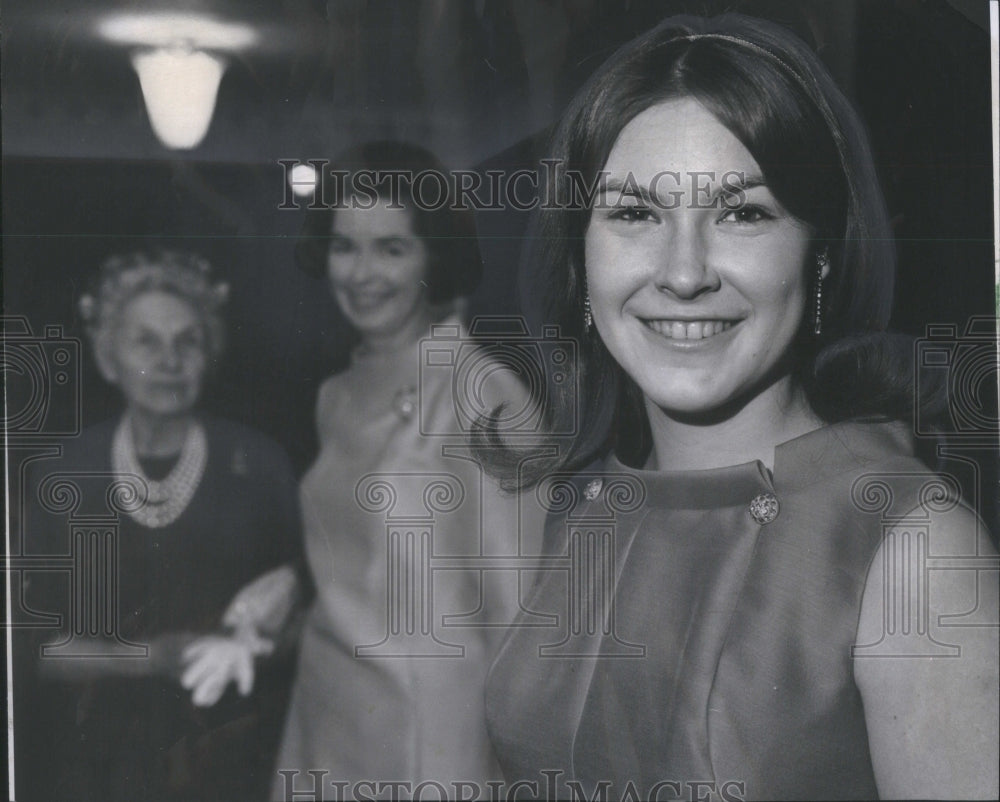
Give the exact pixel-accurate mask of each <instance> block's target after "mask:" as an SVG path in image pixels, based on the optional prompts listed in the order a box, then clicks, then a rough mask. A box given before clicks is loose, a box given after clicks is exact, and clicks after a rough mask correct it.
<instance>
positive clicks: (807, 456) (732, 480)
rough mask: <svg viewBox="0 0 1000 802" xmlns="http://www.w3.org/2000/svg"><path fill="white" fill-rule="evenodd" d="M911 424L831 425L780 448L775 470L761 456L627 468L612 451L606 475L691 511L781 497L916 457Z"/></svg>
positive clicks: (658, 500)
mask: <svg viewBox="0 0 1000 802" xmlns="http://www.w3.org/2000/svg"><path fill="white" fill-rule="evenodd" d="M913 454H914V444H913V439H912V435H911V433H910V427H909V426H908V425H907V424H906V423H904V422H902V421H881V422H856V421H842V422H840V423H833V424H828V425H826V426H821V427H820V428H818V429H814V430H813V431H811V432H806V433H805V434H802V435H799V436H797V437H794V438H792V439H791V440H788V441H786V442H784V443H780V444H779V445H777V446H776V447H775V449H774V470H773V471H771V470H770V469H768V468H767V466H765V465H764V463H763V462H761V461H760V460H752V461H750V462H745V463H742V464H739V465H729V466H726V467H721V468H709V469H705V470H695V471H669V470H668V471H660V470H649V469H645V468H633V467H631V466H627V465H625V464H624V463H622V462H621V460H619V459H618V457H617V455H614V454H612V455H611V456H609V457H608V458H607V460H606V461H605V466H604V471H603V472H604V473H607V474H610V473H624V474H630V475H631V476H633V477H635V478H637V479H639V480H640V481H641V482H642V484H643V486H644V488H645V490H646V492H647V494H653V495H655V496H656V498H657V503H660V504H664V505H666V506H671V507H677V508H686V509H710V508H713V507H721V506H726V505H728V504H732V503H741V502H742V503H745V502H746V500H747V499H748V498H752V497H753V496H755V495H757V494H760V493H774V494H777V495H779V496H780V495H781V494H782V493H786V492H788V491H792V490H798V489H801V488H804V487H806V486H809V485H813V484H818V483H820V482H823V481H825V480H827V479H829V478H831V477H833V476H836V475H837V474H840V473H843V472H845V471H849V470H856V469H857V468H858V466H859V465H860V466H864V465H865V464H866V463H872V464H874V463H876V462H879V461H884V460H885V459H886V457H887V456H912V455H913Z"/></svg>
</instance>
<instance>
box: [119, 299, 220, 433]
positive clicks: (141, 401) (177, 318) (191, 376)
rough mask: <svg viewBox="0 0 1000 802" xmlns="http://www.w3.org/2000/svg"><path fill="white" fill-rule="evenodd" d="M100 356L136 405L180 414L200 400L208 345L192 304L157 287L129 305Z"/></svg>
mask: <svg viewBox="0 0 1000 802" xmlns="http://www.w3.org/2000/svg"><path fill="white" fill-rule="evenodd" d="M99 356H100V364H101V370H102V372H103V373H104V376H105V378H106V379H108V381H110V382H112V383H114V384H116V385H118V387H119V389H121V391H122V394H123V395H124V396H125V401H126V403H127V404H128V407H129V408H130V409H131V410H133V411H137V412H141V413H144V414H146V415H154V416H176V415H183V414H185V413H187V412H189V411H190V410H191V408H192V407H193V406H194V404H195V402H196V401H197V400H198V395H199V394H200V392H201V385H202V380H203V378H204V376H205V368H206V366H207V365H208V346H207V343H206V341H205V330H204V327H203V326H202V321H201V319H200V317H199V315H198V312H197V311H196V310H195V309H194V308H193V307H192V306H191V304H190V303H188V302H187V301H186V300H184V299H182V298H179V297H177V296H176V295H173V294H172V293H168V292H162V291H159V290H155V291H150V292H145V293H143V294H141V295H137V296H136V297H135V298H133V299H131V300H130V301H129V302H128V303H127V304H125V307H124V308H123V309H122V310H121V313H120V317H119V319H118V325H117V327H116V329H115V331H114V333H113V334H112V336H111V338H110V340H109V342H108V345H107V347H106V349H105V352H104V353H103V354H101V355H99Z"/></svg>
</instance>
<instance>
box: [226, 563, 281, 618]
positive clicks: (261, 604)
mask: <svg viewBox="0 0 1000 802" xmlns="http://www.w3.org/2000/svg"><path fill="white" fill-rule="evenodd" d="M297 593H298V580H297V578H296V576H295V570H294V569H293V568H292V567H291V566H290V565H283V566H281V567H280V568H275V569H274V570H273V571H268V572H267V573H266V574H262V575H261V576H259V577H257V578H256V579H255V580H253V581H252V582H250V583H249V584H248V585H246V586H244V587H243V588H242V589H241V590H240V591H239V592H238V593H237V594H236V596H234V597H233V600H232V601H231V602H230V603H229V607H228V608H226V612H225V613H224V614H223V616H222V624H223V626H227V627H233V628H234V629H237V630H241V631H242V630H244V629H246V628H251V627H252V628H254V629H261V630H264V631H265V632H269V633H270V632H277V631H278V630H279V629H281V626H282V624H283V623H284V622H285V619H286V618H287V617H288V614H289V612H290V611H291V609H292V606H293V605H294V604H295V598H296V596H297Z"/></svg>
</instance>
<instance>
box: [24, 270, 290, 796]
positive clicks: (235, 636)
mask: <svg viewBox="0 0 1000 802" xmlns="http://www.w3.org/2000/svg"><path fill="white" fill-rule="evenodd" d="M226 291H227V287H226V286H225V285H224V284H221V283H219V282H217V281H216V280H215V279H214V278H213V276H212V271H211V269H210V266H209V264H208V263H207V262H206V261H205V260H204V259H202V258H200V257H198V256H195V255H192V254H188V253H181V252H172V251H158V252H151V253H143V252H137V253H129V254H125V255H122V256H116V257H113V258H111V259H109V260H108V261H107V262H105V263H104V265H103V266H102V268H101V270H100V273H99V275H98V276H97V279H96V281H95V283H94V288H93V291H92V292H90V293H87V294H85V295H84V296H83V297H82V298H81V299H80V302H79V311H80V315H81V317H82V319H83V321H84V323H85V324H86V327H87V333H88V335H89V336H90V340H91V344H92V346H93V352H94V356H95V359H96V362H97V366H98V368H99V370H100V372H101V375H102V376H103V377H104V379H105V380H107V381H108V382H110V383H111V384H114V385H115V386H116V387H117V388H118V389H119V390H120V391H121V394H122V397H123V399H124V402H125V410H124V413H123V414H121V415H119V416H117V417H115V418H114V419H112V420H109V421H107V422H106V423H103V424H99V425H97V426H95V427H93V428H91V429H88V430H87V431H85V432H84V433H83V435H81V436H80V437H79V438H77V439H76V440H73V441H72V442H69V443H68V444H67V445H66V447H65V453H64V455H63V457H62V458H61V459H60V460H59V462H58V464H57V465H56V464H51V465H50V464H48V463H40V465H42V466H43V467H44V469H45V470H46V474H45V475H38V476H36V477H35V481H34V482H33V483H32V486H34V487H35V488H36V490H37V492H36V494H35V497H34V498H33V499H32V504H31V505H30V506H29V510H28V513H29V515H28V520H27V526H26V530H25V531H26V532H27V537H28V539H29V542H31V544H32V547H33V550H34V552H35V553H44V554H52V555H57V554H69V553H71V544H70V542H69V537H68V527H67V525H66V522H65V518H63V517H59V516H56V515H55V514H54V513H53V512H52V510H51V505H49V509H46V502H45V495H46V494H45V487H46V477H47V476H51V475H52V474H54V473H59V474H72V475H73V476H75V477H77V479H76V481H78V482H80V483H81V484H80V487H81V488H83V489H84V492H85V491H86V488H87V487H88V485H87V484H86V481H88V480H86V478H80V477H86V476H96V477H104V478H103V479H102V481H103V485H109V484H110V483H111V482H116V481H125V482H130V483H133V484H134V486H136V487H137V489H138V500H139V501H142V502H143V503H138V504H135V505H132V507H130V508H129V509H130V512H129V513H128V514H127V515H123V516H121V520H120V524H119V534H118V540H117V572H116V577H117V578H116V582H117V584H116V586H115V587H114V588H111V587H102V588H99V589H100V590H101V591H102V592H104V593H106V594H111V595H110V596H109V597H108V599H102V600H101V603H110V602H114V603H115V609H116V611H118V615H119V622H118V628H117V632H116V636H115V637H107V638H105V639H103V640H100V641H93V640H91V641H89V642H88V644H87V649H88V654H89V656H88V657H87V658H86V659H82V658H78V657H69V656H61V652H60V649H59V643H58V641H59V640H60V639H59V638H58V637H52V636H51V635H49V636H48V637H47V638H46V639H45V640H47V641H48V643H47V644H46V645H45V648H44V652H43V653H42V656H41V658H40V659H39V661H38V667H39V682H40V685H39V700H40V701H39V705H38V711H37V712H38V717H39V718H38V721H37V722H32V724H31V726H30V727H29V728H27V729H26V730H25V731H30V732H32V733H33V734H35V733H37V734H38V735H43V736H44V738H45V739H46V741H47V744H48V748H47V749H44V750H42V749H41V748H40V749H39V753H40V754H48V755H49V756H50V758H52V759H53V760H54V761H56V763H55V767H54V769H52V770H51V771H50V772H49V773H47V774H45V775H44V776H40V777H39V778H38V779H39V782H44V787H45V794H44V798H47V799H57V798H75V799H93V800H134V799H149V800H152V799H236V798H248V796H253V795H254V794H253V791H254V789H257V792H256V797H257V798H262V797H263V796H264V794H263V792H262V791H261V790H260V789H262V788H263V787H265V785H266V782H265V780H264V777H265V776H266V775H267V773H268V769H267V767H268V766H269V765H270V762H271V760H272V755H273V749H274V746H275V742H276V738H275V735H274V731H275V729H276V727H277V723H278V721H280V715H281V712H282V710H283V704H284V694H285V691H284V690H283V689H282V684H283V683H284V682H287V678H284V677H282V676H281V675H280V668H281V667H280V666H277V665H276V666H275V673H273V674H272V675H271V676H270V678H268V677H267V676H265V678H264V681H263V683H262V687H261V688H259V689H258V692H257V694H255V695H254V696H253V697H252V698H250V699H243V698H240V695H238V694H237V691H236V689H234V688H231V687H228V686H229V680H230V679H231V677H230V676H228V675H227V676H222V675H220V674H217V673H213V672H212V670H211V667H212V666H213V665H214V664H215V663H216V662H218V660H219V655H222V654H225V655H238V656H240V657H241V658H243V662H242V663H241V664H240V667H239V670H238V671H237V672H236V674H237V679H238V683H237V684H238V685H239V692H240V694H242V695H247V694H249V692H250V690H251V685H252V680H253V671H252V666H251V665H250V662H252V660H253V657H254V656H256V655H259V654H264V653H267V652H269V651H270V649H271V645H272V644H271V643H270V642H269V641H268V640H267V639H266V637H265V633H263V632H260V633H258V632H255V631H251V630H250V629H249V628H248V627H242V628H241V629H240V630H239V631H237V630H236V629H233V628H227V627H226V625H225V624H224V623H223V621H222V616H223V613H224V612H225V610H226V608H227V605H228V604H229V602H230V600H231V599H232V597H233V595H234V594H235V593H236V591H237V590H238V589H239V588H240V587H242V586H243V585H245V584H246V583H247V582H248V581H249V580H250V579H252V578H253V577H255V576H258V575H259V574H261V573H262V572H264V571H266V570H268V569H269V568H272V567H275V566H278V565H283V564H288V563H290V562H294V560H295V557H296V552H297V550H298V549H299V537H300V532H299V514H298V504H297V500H296V496H295V483H294V479H293V477H292V474H291V471H290V469H289V466H288V462H287V459H286V457H285V454H284V452H283V451H282V450H281V448H279V447H278V446H277V445H276V444H275V443H273V442H272V441H270V440H269V439H268V438H266V437H264V436H263V435H261V434H260V433H258V432H255V431H253V430H251V429H248V428H246V427H244V426H242V425H239V424H236V423H233V422H231V421H228V420H223V419H220V418H216V417H212V416H209V415H206V414H203V413H202V412H200V411H199V410H198V407H197V404H198V401H199V399H200V397H201V392H202V387H203V384H204V381H205V378H206V376H207V374H208V372H209V371H210V370H211V368H212V367H213V363H215V362H216V361H217V360H218V359H219V358H220V355H221V353H222V348H223V334H224V329H223V322H222V318H221V309H222V305H223V303H224V301H225V297H226ZM94 501H95V499H84V500H83V502H82V503H85V504H86V503H93V502H94ZM96 501H97V502H102V503H103V497H102V498H99V499H96ZM69 596H70V590H69V586H68V585H67V584H65V583H64V582H59V581H58V580H57V578H56V577H54V576H53V577H49V578H46V577H45V576H39V577H38V578H37V579H35V580H34V581H33V584H32V587H31V588H29V592H28V598H29V600H30V602H31V605H32V607H33V608H34V609H36V610H38V611H46V612H60V613H63V614H64V615H68V614H73V615H76V616H79V615H80V614H81V610H80V609H77V608H75V607H73V606H72V604H71V606H70V608H69V610H67V607H66V605H67V600H68V599H69ZM77 603H79V600H77ZM83 612H85V611H83ZM66 620H68V619H66V618H64V621H66ZM74 626H75V622H74ZM123 644H139V645H143V646H147V647H148V654H147V657H145V658H142V657H140V658H136V657H135V656H134V654H135V652H134V650H128V649H125V650H123V648H122V645H123ZM64 651H67V650H64ZM123 653H124V654H127V655H132V656H123ZM248 660H249V662H248ZM283 668H284V669H285V671H286V672H287V671H288V669H289V668H290V666H289V665H287V663H286V664H285V665H284V666H283ZM182 680H183V684H182ZM185 686H187V687H185ZM190 687H194V688H195V689H196V693H195V694H194V697H193V698H190V696H191V695H190V694H189V691H188V688H190ZM220 699H221V702H220V704H218V705H215V706H214V707H212V708H211V709H207V706H208V705H212V704H214V703H215V702H217V701H219V700H220Z"/></svg>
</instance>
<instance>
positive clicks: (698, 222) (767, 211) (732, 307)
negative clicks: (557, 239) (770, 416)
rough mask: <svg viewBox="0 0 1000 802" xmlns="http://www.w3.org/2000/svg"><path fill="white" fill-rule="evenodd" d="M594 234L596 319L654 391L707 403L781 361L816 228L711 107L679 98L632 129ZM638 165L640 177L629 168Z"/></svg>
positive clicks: (700, 408) (589, 260) (775, 370)
mask: <svg viewBox="0 0 1000 802" xmlns="http://www.w3.org/2000/svg"><path fill="white" fill-rule="evenodd" d="M605 170H606V171H607V172H608V173H609V175H608V179H607V184H606V186H607V189H606V191H605V192H604V194H603V196H602V197H599V199H598V203H597V205H596V206H595V208H594V210H593V212H592V215H591V219H590V223H589V226H588V229H587V233H586V239H585V253H586V268H587V283H588V288H589V291H590V299H591V308H592V312H593V317H594V324H595V326H596V327H597V330H598V332H599V333H600V335H601V338H602V339H603V341H604V343H605V344H606V345H607V348H608V350H609V351H610V352H611V354H612V356H614V358H615V359H616V360H617V361H618V363H619V364H620V365H621V366H622V368H624V370H625V372H626V373H628V374H629V376H631V378H632V379H633V380H634V381H635V382H636V383H637V384H638V385H639V387H640V388H641V389H642V391H643V393H644V394H645V395H646V397H647V400H648V401H650V402H652V403H653V404H655V405H656V406H658V407H659V408H660V409H662V410H664V411H666V412H667V413H668V414H670V413H671V412H673V413H680V414H685V415H691V414H698V413H709V412H712V411H713V410H718V409H719V408H720V407H722V406H724V405H726V404H727V403H730V402H734V401H738V400H740V399H747V398H748V397H752V396H753V395H754V394H756V393H758V392H760V391H761V390H762V389H763V388H764V387H765V386H768V384H769V383H770V381H771V380H772V379H774V378H775V377H776V376H777V377H779V378H780V377H781V376H782V375H787V374H788V369H787V367H786V366H785V365H784V358H785V357H786V356H787V354H788V351H789V348H790V346H791V345H792V342H793V340H794V339H795V336H796V334H797V331H798V329H799V325H800V322H801V321H802V317H803V314H804V312H805V307H806V302H807V298H808V295H809V286H810V284H809V278H808V275H807V273H811V268H810V267H809V265H814V264H815V263H814V262H813V261H812V260H811V259H810V258H809V254H810V235H811V232H810V230H809V228H808V227H807V226H806V225H805V224H804V223H801V222H800V221H798V220H796V219H794V218H792V217H791V216H790V215H789V214H788V213H787V212H786V211H785V210H784V209H783V208H782V207H781V205H780V204H779V203H778V202H777V201H776V199H775V198H774V196H773V195H772V194H771V192H770V190H769V189H768V188H767V186H766V185H765V184H764V182H763V174H762V172H761V169H760V167H759V165H758V164H757V162H756V161H755V160H754V158H753V156H751V155H750V152H749V151H748V150H747V149H746V148H745V147H744V146H743V145H742V144H741V143H740V142H739V140H737V139H736V137H735V136H733V134H732V133H730V132H729V130H728V129H726V128H725V127H724V126H723V125H722V124H721V123H719V122H718V120H716V119H715V117H713V116H712V114H711V113H709V112H708V111H707V110H706V109H705V108H704V107H703V106H701V105H700V104H699V103H698V102H696V101H694V100H691V99H678V100H671V101H668V102H665V103H661V104H659V105H656V106H653V107H652V108H649V109H647V110H646V111H644V112H643V113H641V114H639V115H638V116H637V117H636V118H635V119H633V120H632V121H631V122H630V123H629V124H628V125H626V126H625V128H624V129H623V130H622V132H621V134H620V135H619V137H618V140H617V141H616V143H615V145H614V147H613V148H612V150H611V153H610V155H609V157H608V162H607V165H606V166H605ZM630 176H631V178H630Z"/></svg>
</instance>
